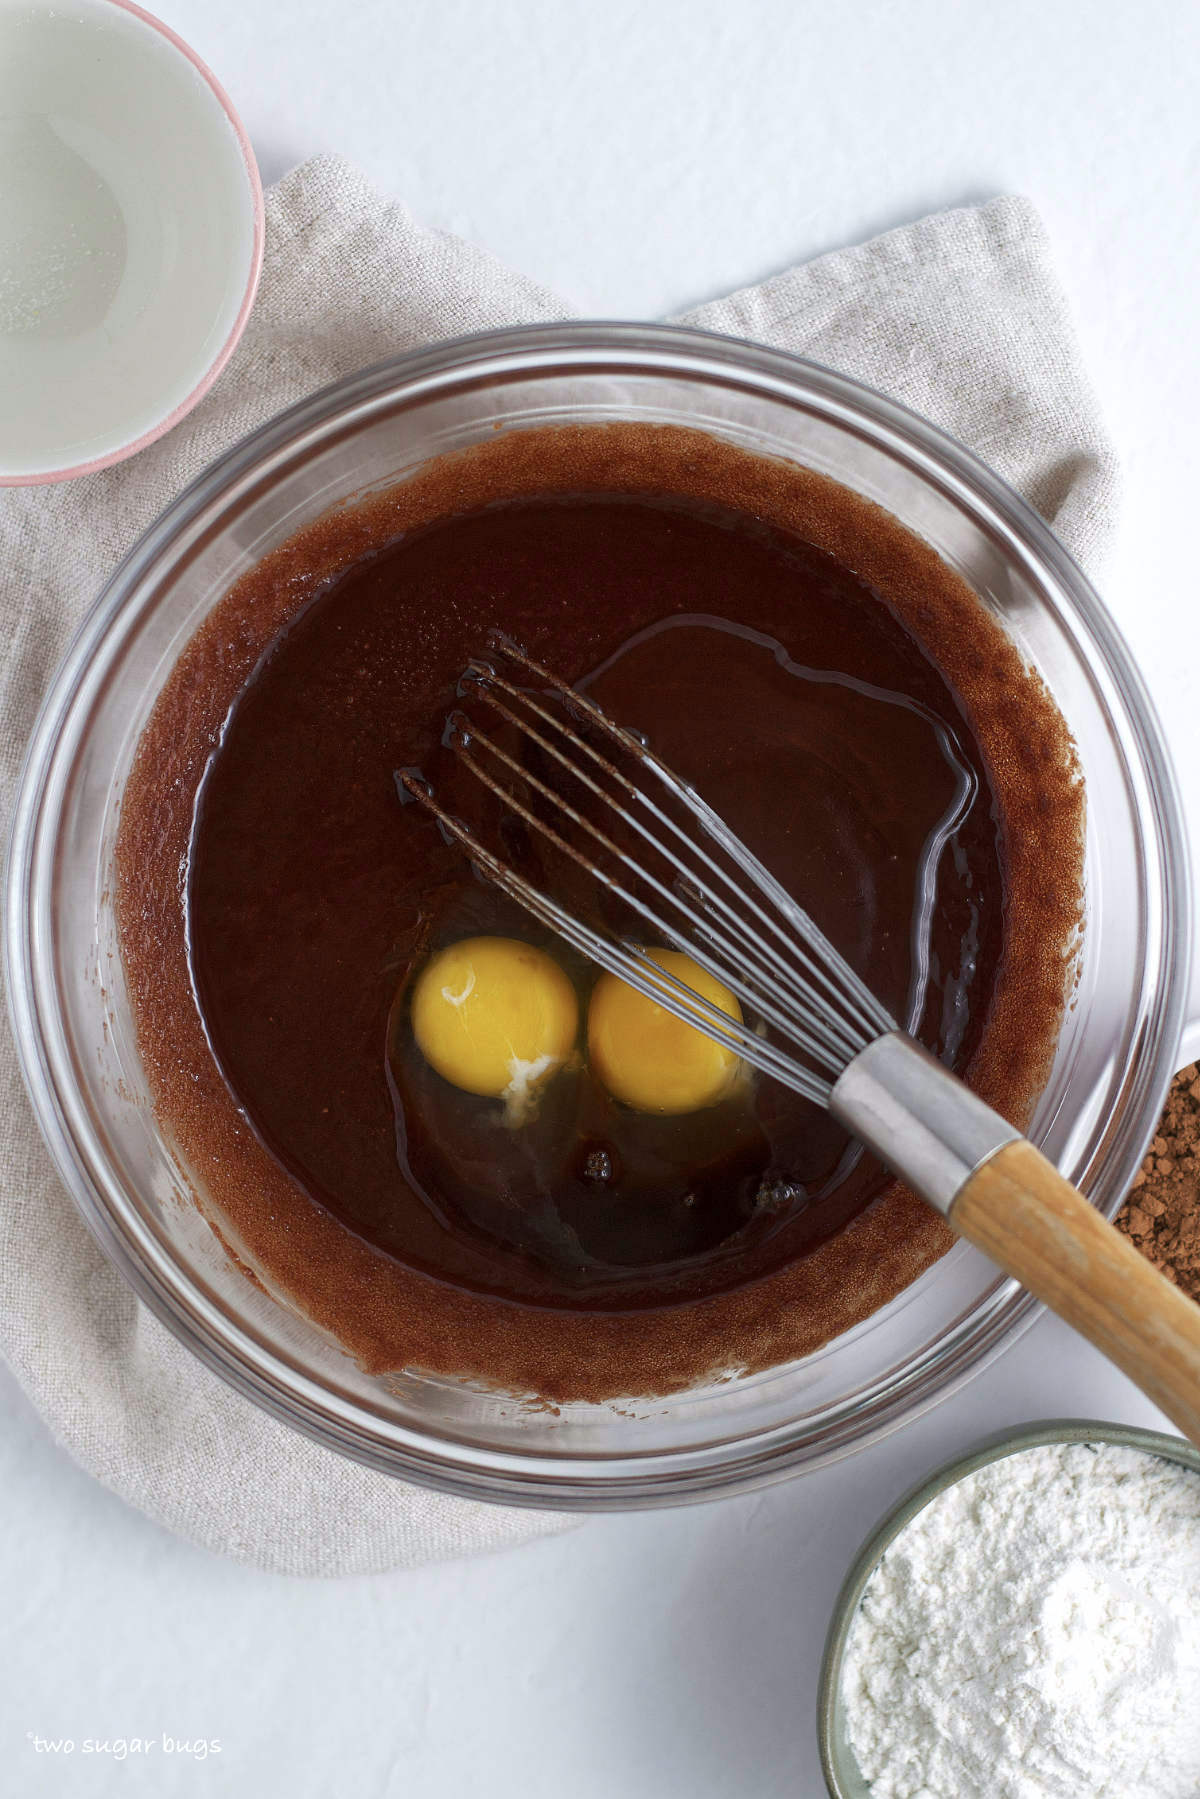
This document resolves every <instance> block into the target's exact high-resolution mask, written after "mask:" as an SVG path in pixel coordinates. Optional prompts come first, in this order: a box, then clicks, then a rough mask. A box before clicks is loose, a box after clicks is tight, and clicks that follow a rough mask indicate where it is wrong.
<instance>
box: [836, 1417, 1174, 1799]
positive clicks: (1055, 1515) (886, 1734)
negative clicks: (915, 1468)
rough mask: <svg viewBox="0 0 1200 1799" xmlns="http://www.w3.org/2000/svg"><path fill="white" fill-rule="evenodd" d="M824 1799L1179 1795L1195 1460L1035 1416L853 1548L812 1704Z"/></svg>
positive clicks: (1089, 1425)
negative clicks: (826, 1798)
mask: <svg viewBox="0 0 1200 1799" xmlns="http://www.w3.org/2000/svg"><path fill="white" fill-rule="evenodd" d="M818 1727H819V1731H820V1740H821V1759H822V1765H823V1767H824V1770H825V1778H826V1781H827V1783H828V1786H829V1791H830V1793H831V1795H833V1799H1197V1796H1200V1452H1198V1451H1197V1450H1195V1449H1193V1448H1192V1447H1191V1446H1190V1445H1189V1444H1187V1443H1185V1442H1184V1441H1183V1440H1182V1439H1180V1438H1177V1437H1168V1436H1160V1435H1157V1434H1156V1433H1155V1432H1153V1431H1145V1430H1134V1429H1128V1428H1125V1427H1123V1426H1119V1425H1112V1424H1100V1423H1095V1422H1092V1421H1090V1420H1053V1421H1049V1422H1047V1423H1044V1424H1038V1425H1031V1426H1027V1427H1024V1428H1022V1429H1020V1430H1016V1431H1008V1432H1005V1433H1004V1434H1003V1435H1002V1436H1000V1437H993V1438H990V1439H989V1440H988V1441H987V1442H986V1443H984V1444H982V1445H980V1446H979V1447H978V1448H977V1449H976V1450H974V1451H973V1452H972V1453H971V1454H969V1455H967V1456H963V1457H960V1458H958V1459H956V1460H955V1461H954V1462H952V1463H949V1464H948V1465H947V1466H945V1467H943V1468H940V1469H938V1470H937V1472H936V1473H935V1474H933V1475H931V1476H930V1477H929V1478H928V1479H927V1480H925V1481H923V1482H922V1483H921V1485H920V1486H919V1487H918V1488H917V1489H915V1490H914V1491H913V1492H912V1493H910V1494H908V1496H907V1497H906V1498H904V1499H902V1500H901V1501H900V1503H899V1504H898V1505H896V1506H895V1507H893V1509H892V1510H891V1511H890V1512H889V1513H888V1514H887V1516H886V1517H885V1518H884V1519H883V1520H882V1522H881V1523H880V1524H879V1526H878V1527H877V1529H876V1530H875V1531H874V1532H873V1533H872V1535H871V1537H870V1538H869V1539H868V1541H867V1542H866V1543H865V1544H864V1545H863V1548H862V1550H861V1551H860V1553H859V1555H858V1556H857V1558H856V1560H855V1562H854V1564H853V1566H852V1567H851V1569H850V1572H849V1574H848V1575H847V1577H846V1580H845V1583H844V1585H843V1587H842V1591H841V1593H840V1595H839V1597H838V1601H837V1604H836V1606H835V1608H834V1613H833V1619H832V1622H831V1624H830V1629H829V1637H828V1641H827V1643H826V1646H825V1660H824V1666H823V1669H822V1676H821V1688H820V1695H819V1699H818Z"/></svg>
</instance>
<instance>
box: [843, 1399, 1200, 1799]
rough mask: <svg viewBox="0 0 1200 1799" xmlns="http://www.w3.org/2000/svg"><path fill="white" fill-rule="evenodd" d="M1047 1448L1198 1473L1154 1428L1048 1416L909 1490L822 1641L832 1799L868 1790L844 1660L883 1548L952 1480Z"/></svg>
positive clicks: (864, 1558)
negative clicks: (1080, 1449)
mask: <svg viewBox="0 0 1200 1799" xmlns="http://www.w3.org/2000/svg"><path fill="white" fill-rule="evenodd" d="M1053 1443H1115V1444H1117V1445H1118V1446H1119V1447H1120V1448H1122V1449H1141V1450H1144V1451H1145V1453H1146V1454H1147V1455H1161V1456H1165V1457H1166V1459H1167V1460H1168V1461H1169V1462H1178V1464H1179V1465H1180V1467H1181V1468H1190V1469H1191V1470H1192V1472H1193V1473H1194V1474H1196V1475H1200V1450H1196V1449H1193V1448H1192V1446H1191V1444H1190V1443H1185V1442H1184V1440H1183V1438H1182V1437H1167V1436H1163V1435H1162V1434H1161V1433H1160V1432H1158V1431H1153V1430H1135V1429H1133V1428H1132V1427H1131V1426H1128V1425H1123V1424H1101V1423H1099V1422H1097V1421H1096V1420H1094V1419H1091V1418H1050V1419H1047V1420H1046V1421H1045V1422H1044V1423H1042V1424H1023V1425H1020V1426H1018V1427H1017V1428H1016V1429H1015V1430H1006V1431H1001V1432H1000V1433H999V1434H998V1435H997V1436H994V1437H988V1438H986V1439H985V1440H984V1441H983V1442H982V1443H979V1444H977V1445H976V1447H975V1448H974V1449H972V1450H971V1451H970V1452H969V1453H968V1454H967V1455H963V1456H956V1457H955V1459H954V1460H953V1461H952V1462H946V1463H944V1464H943V1466H942V1467H940V1468H938V1469H936V1470H935V1471H934V1473H932V1474H931V1475H929V1476H928V1477H927V1478H926V1479H925V1480H923V1481H922V1482H921V1484H920V1485H919V1486H917V1487H914V1488H913V1490H912V1491H911V1492H910V1493H907V1494H906V1495H905V1497H904V1498H903V1499H901V1500H900V1501H899V1503H898V1504H896V1505H894V1506H893V1507H892V1509H891V1511H889V1512H888V1513H887V1514H886V1516H885V1517H884V1518H882V1519H881V1520H880V1522H879V1524H878V1525H876V1527H875V1529H874V1530H873V1531H872V1532H871V1535H870V1536H869V1537H868V1538H867V1540H866V1542H865V1543H864V1544H863V1546H862V1548H861V1549H860V1550H859V1552H858V1554H857V1555H856V1556H855V1558H854V1561H853V1563H852V1564H851V1567H850V1572H849V1573H848V1574H847V1576H846V1578H845V1580H844V1582H843V1583H842V1590H841V1592H840V1593H839V1594H838V1597H837V1603H836V1604H835V1606H834V1608H833V1617H832V1619H831V1620H830V1624H829V1635H828V1637H827V1638H826V1640H825V1656H824V1660H823V1662H822V1665H821V1685H820V1689H819V1691H818V1693H817V1732H818V1736H819V1739H820V1745H821V1766H822V1768H823V1769H824V1772H825V1781H826V1785H827V1786H828V1788H829V1791H830V1794H831V1795H832V1799H871V1789H870V1787H869V1785H868V1784H867V1782H866V1780H864V1778H863V1775H862V1772H861V1770H860V1769H859V1766H858V1763H857V1762H856V1761H855V1759H854V1756H853V1754H852V1752H851V1749H850V1744H849V1741H848V1740H847V1736H846V1716H845V1708H844V1707H843V1704H842V1663H843V1661H844V1659H845V1654H846V1644H847V1642H848V1641H849V1638H850V1627H851V1625H852V1624H853V1622H854V1618H855V1614H856V1613H857V1611H858V1607H859V1602H860V1600H861V1599H862V1596H863V1593H864V1591H865V1590H866V1586H867V1582H868V1581H869V1580H870V1578H871V1576H872V1575H873V1574H874V1572H875V1570H876V1568H877V1567H878V1566H879V1563H880V1561H881V1560H882V1558H883V1555H884V1552H885V1550H887V1549H888V1548H889V1547H890V1545H891V1544H892V1543H893V1542H894V1541H895V1540H896V1538H897V1537H898V1536H899V1535H900V1532H901V1531H902V1530H904V1529H905V1528H906V1527H907V1526H908V1525H909V1524H911V1522H912V1520H913V1519H914V1518H915V1517H916V1515H917V1513H918V1512H920V1511H923V1510H924V1509H925V1507H926V1506H927V1505H928V1504H929V1502H930V1500H931V1499H936V1498H937V1496H938V1494H939V1493H944V1492H945V1490H946V1488H947V1487H951V1486H953V1485H954V1483H955V1481H959V1480H962V1479H964V1478H965V1476H966V1475H968V1474H974V1473H975V1472H976V1470H977V1469H979V1468H985V1467H986V1466H987V1464H988V1463H989V1462H998V1461H999V1460H1000V1459H1001V1458H1002V1457H1003V1456H1006V1455H1016V1454H1018V1453H1019V1452H1020V1451H1021V1450H1023V1449H1040V1448H1042V1447H1044V1446H1045V1445H1047V1444H1053Z"/></svg>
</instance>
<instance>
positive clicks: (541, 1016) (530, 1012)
mask: <svg viewBox="0 0 1200 1799" xmlns="http://www.w3.org/2000/svg"><path fill="white" fill-rule="evenodd" d="M412 1027H413V1035H414V1036H415V1037H416V1040H417V1047H418V1049H419V1050H420V1052H421V1054H422V1055H423V1056H424V1058H425V1060H426V1061H427V1062H428V1063H429V1065H430V1066H431V1067H432V1068H435V1069H436V1070H437V1072H438V1073H439V1074H440V1075H443V1076H444V1077H445V1079H446V1080H448V1081H451V1082H453V1084H454V1085H455V1086H456V1087H461V1088H462V1089H463V1090H464V1091H465V1092H467V1093H479V1094H484V1095H488V1096H490V1097H494V1098H504V1099H506V1100H508V1101H509V1102H510V1105H512V1106H514V1107H515V1108H516V1109H517V1110H518V1111H519V1109H520V1108H521V1107H522V1106H523V1105H524V1103H525V1102H526V1101H527V1099H528V1098H529V1096H530V1095H531V1094H532V1092H533V1090H534V1089H535V1088H536V1087H538V1086H539V1085H540V1084H541V1083H542V1082H543V1081H544V1080H546V1079H547V1078H548V1077H549V1076H550V1075H551V1074H553V1073H554V1071H555V1070H556V1069H557V1068H561V1066H562V1064H563V1063H564V1062H565V1061H566V1059H567V1057H568V1056H569V1055H570V1053H571V1050H572V1048H573V1047H574V1044H575V1037H576V1033H577V1031H578V1028H579V1011H578V1006H577V1004H576V1000H575V989H574V988H573V987H572V985H571V983H570V981H569V980H568V979H567V977H566V975H565V974H564V973H563V971H562V969H561V968H560V967H559V966H558V963H557V962H555V961H554V960H553V959H552V957H550V956H548V955H546V953H545V951H544V950H540V949H535V948H534V947H533V945H532V944H529V943H518V942H516V941H514V939H512V938H510V937H466V938H464V939H463V940H462V942H460V943H451V944H449V945H447V947H446V948H445V949H443V950H439V951H438V953H437V955H436V956H434V957H433V958H432V960H431V961H429V962H427V963H426V965H425V967H424V968H423V969H422V970H421V973H420V974H419V975H418V977H417V980H416V984H415V986H414V988H413V995H412Z"/></svg>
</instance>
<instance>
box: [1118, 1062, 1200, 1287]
mask: <svg viewBox="0 0 1200 1799" xmlns="http://www.w3.org/2000/svg"><path fill="white" fill-rule="evenodd" d="M1117 1228H1118V1229H1119V1230H1122V1231H1124V1233H1125V1235H1126V1236H1127V1237H1128V1238H1129V1239H1130V1241H1131V1242H1132V1243H1134V1244H1136V1246H1137V1248H1138V1249H1140V1250H1141V1252H1142V1254H1143V1255H1144V1256H1147V1257H1148V1258H1149V1259H1150V1261H1152V1262H1153V1263H1154V1265H1155V1266H1156V1267H1157V1268H1159V1269H1160V1270H1161V1271H1162V1273H1163V1274H1165V1275H1166V1277H1167V1279H1168V1280H1169V1281H1173V1282H1174V1284H1175V1285H1176V1286H1177V1287H1180V1288H1182V1290H1183V1291H1184V1292H1185V1293H1187V1294H1190V1296H1191V1297H1192V1298H1193V1299H1196V1300H1200V1065H1198V1064H1196V1063H1194V1062H1193V1063H1192V1065H1191V1066H1190V1067H1189V1068H1185V1069H1184V1070H1183V1071H1182V1073H1180V1074H1177V1075H1176V1077H1175V1079H1174V1081H1173V1083H1172V1085H1171V1091H1170V1093H1169V1094H1168V1096H1167V1105H1166V1110H1165V1111H1164V1112H1163V1115H1162V1118H1161V1119H1160V1120H1159V1125H1158V1130H1157V1132H1156V1134H1155V1137H1154V1140H1153V1142H1152V1143H1151V1145H1150V1151H1149V1154H1148V1155H1147V1157H1146V1159H1145V1161H1144V1162H1143V1163H1142V1166H1141V1170H1140V1172H1139V1173H1138V1174H1137V1176H1136V1177H1135V1179H1134V1183H1133V1187H1132V1189H1131V1190H1130V1194H1129V1197H1128V1199H1127V1200H1126V1201H1125V1204H1124V1206H1123V1207H1122V1208H1121V1212H1120V1215H1119V1216H1118V1218H1117Z"/></svg>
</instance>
